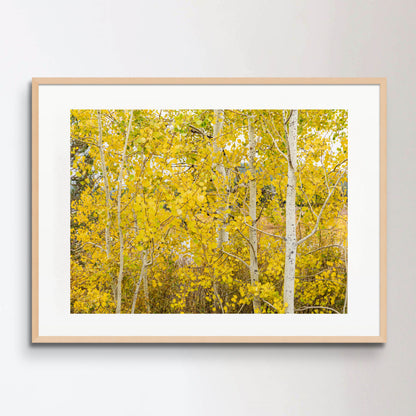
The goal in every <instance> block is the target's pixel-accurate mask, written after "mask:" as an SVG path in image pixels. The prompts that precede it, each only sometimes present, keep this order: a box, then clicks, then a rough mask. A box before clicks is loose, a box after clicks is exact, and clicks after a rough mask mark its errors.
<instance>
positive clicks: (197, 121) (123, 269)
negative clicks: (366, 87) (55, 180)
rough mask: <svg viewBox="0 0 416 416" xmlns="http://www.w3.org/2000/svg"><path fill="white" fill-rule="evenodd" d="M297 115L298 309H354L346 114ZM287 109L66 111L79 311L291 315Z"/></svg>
mask: <svg viewBox="0 0 416 416" xmlns="http://www.w3.org/2000/svg"><path fill="white" fill-rule="evenodd" d="M297 116H298V119H297V124H296V129H297V155H296V157H297V168H296V189H295V192H296V202H295V205H296V206H295V210H296V236H295V238H296V241H298V242H299V244H298V246H297V253H296V269H295V276H294V278H295V295H294V311H295V312H296V313H346V312H347V311H348V304H347V303H348V302H347V299H346V293H347V261H348V259H347V214H348V209H347V199H348V186H347V185H348V182H347V163H348V161H347V158H348V148H347V121H348V114H347V112H346V111H344V110H298V112H297ZM290 117H291V112H290V111H288V110H286V111H284V110H227V109H225V110H221V111H213V110H72V111H71V119H70V122H71V313H253V312H261V313H285V312H286V308H287V306H288V305H287V302H285V300H284V298H283V292H284V284H285V281H284V273H285V250H286V245H285V243H286V193H287V185H288V163H290V161H291V159H290V155H289V154H288V128H287V126H288V120H290ZM250 129H251V130H250ZM250 132H251V133H250ZM249 133H250V134H251V135H252V136H251V141H250V137H249ZM250 143H251V145H252V146H253V145H254V146H255V148H254V150H253V149H252V152H254V153H252V154H251V156H250V153H249V152H250V146H249V145H250ZM253 155H254V156H253ZM250 157H251V158H252V159H251V160H252V161H253V166H252V169H250V163H249V162H250ZM253 173H254V174H253ZM254 185H255V186H254ZM250 186H252V187H251V188H250ZM250 189H251V190H250ZM253 189H255V192H256V194H255V200H254V202H253V200H250V192H252V190H253ZM253 204H254V205H253ZM250 207H251V213H253V209H254V213H255V217H256V218H253V215H251V216H250ZM250 230H251V231H252V233H251V234H250ZM253 233H254V235H253ZM305 237H306V239H305ZM253 238H254V240H253ZM303 240H304V241H303ZM253 241H255V244H256V250H254V247H253ZM251 250H252V252H251V253H250V251H251ZM254 261H255V264H256V265H257V270H258V271H257V277H256V275H255V274H253V269H250V267H251V266H253V262H254ZM253 276H254V278H253ZM256 301H257V303H256ZM253 305H260V310H257V311H256V310H255V306H253Z"/></svg>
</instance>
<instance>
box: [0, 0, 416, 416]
mask: <svg viewBox="0 0 416 416" xmlns="http://www.w3.org/2000/svg"><path fill="white" fill-rule="evenodd" d="M415 18H416V2H414V1H412V0H408V1H406V0H401V1H397V0H396V1H394V0H383V1H369V0H358V1H355V0H353V1H352V0H349V1H340V0H315V1H307V0H305V1H302V0H285V1H280V0H279V1H262V0H257V1H248V0H239V1H234V0H232V1H218V0H210V1H205V0H195V1H186V0H182V1H180V0H175V1H157V0H153V1H146V2H145V1H141V0H136V1H126V0H118V1H117V2H116V1H109V0H108V1H86V0H84V1H80V0H71V1H65V2H57V1H50V2H47V1H43V0H38V1H36V2H35V1H29V0H20V1H13V2H11V1H10V2H7V3H6V2H3V4H2V10H1V17H0V20H1V23H0V36H1V46H0V53H1V55H0V57H1V67H0V71H1V78H0V83H1V89H0V114H1V130H0V136H1V150H2V151H1V182H2V185H1V204H0V209H1V217H0V218H1V227H0V230H1V238H0V245H1V250H0V252H1V273H0V276H1V286H0V287H1V292H0V293H1V295H0V312H1V313H0V332H1V336H0V339H1V342H0V408H1V409H2V413H3V414H5V415H20V414H26V413H29V412H31V414H34V415H38V414H39V415H40V414H42V415H55V414H59V415H74V414H78V415H87V414H94V415H95V414H97V415H98V414H99V415H103V416H104V415H115V414H117V415H121V414H122V415H133V414H143V415H160V414H169V415H179V414H181V415H183V414H185V415H188V414H195V415H217V414H227V415H248V414H267V415H271V414H276V415H277V414H278V415H310V416H314V415H327V414H331V415H372V414H377V415H413V414H416V395H415V387H416V383H415V372H416V360H415V350H416V336H415V323H416V314H415V311H414V303H415V293H416V273H415V271H414V270H415V269H414V258H415V255H414V251H415V244H414V236H415V225H416V221H415V217H414V214H415V212H416V199H415V195H416V193H415V192H414V184H413V182H414V179H416V164H415V163H414V161H415V160H416V127H415V125H416V123H415V96H416V87H415V79H414V76H415V71H416V49H415V33H414V28H415V23H414V21H415ZM32 76H92V77H95V76H229V77H234V76H256V77H259V76H264V77H275V76H278V77H305V76H319V77H344V76H345V77H351V76H357V77H361V76H385V77H387V79H388V279H389V281H388V342H387V344H386V345H384V346H380V345H239V346H233V345H194V346H191V345H189V346H186V345H171V346H166V345H98V346H96V345H73V346H70V345H56V346H55V345H37V346H32V345H31V344H30V292H29V290H30V289H29V288H30V139H31V134H30V117H31V115H30V109H31V107H30V81H31V77H32Z"/></svg>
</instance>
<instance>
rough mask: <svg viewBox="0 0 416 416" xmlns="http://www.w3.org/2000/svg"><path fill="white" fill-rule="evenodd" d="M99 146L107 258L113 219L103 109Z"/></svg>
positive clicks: (99, 125) (99, 120) (99, 116)
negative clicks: (104, 138)
mask: <svg viewBox="0 0 416 416" xmlns="http://www.w3.org/2000/svg"><path fill="white" fill-rule="evenodd" d="M97 117H98V148H99V149H100V159H101V170H102V172H103V180H104V192H105V212H106V216H107V219H106V223H105V252H106V254H107V259H109V258H110V252H111V242H110V228H111V219H110V203H111V201H110V187H109V186H108V178H107V167H106V164H105V156H104V147H103V131H102V125H101V110H98V114H97Z"/></svg>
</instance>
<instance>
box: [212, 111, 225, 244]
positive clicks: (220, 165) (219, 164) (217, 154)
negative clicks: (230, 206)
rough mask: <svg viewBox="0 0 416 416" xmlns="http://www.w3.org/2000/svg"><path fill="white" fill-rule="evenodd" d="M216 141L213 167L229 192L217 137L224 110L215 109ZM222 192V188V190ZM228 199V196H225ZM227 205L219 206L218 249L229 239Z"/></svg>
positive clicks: (220, 129)
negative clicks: (220, 219)
mask: <svg viewBox="0 0 416 416" xmlns="http://www.w3.org/2000/svg"><path fill="white" fill-rule="evenodd" d="M214 119H215V121H214V141H213V151H214V157H215V163H214V164H213V168H214V169H215V170H216V171H217V172H218V174H219V175H221V177H222V181H223V184H224V187H225V189H226V192H228V186H227V182H228V177H227V172H226V170H225V167H224V164H223V163H222V162H221V161H220V160H221V158H222V154H221V152H222V150H221V149H220V148H219V147H218V144H217V139H218V137H219V136H220V135H221V132H222V127H223V125H224V110H214ZM220 193H221V190H220ZM224 200H226V198H224ZM226 209H227V207H225V206H224V203H222V204H221V205H220V207H219V214H220V215H222V217H223V218H222V225H221V227H220V228H219V230H218V239H217V248H218V250H221V249H222V245H223V244H224V243H226V242H227V241H228V232H227V231H226V230H225V224H226V223H227V219H228V215H227V214H226V213H225V212H224V211H225V210H226Z"/></svg>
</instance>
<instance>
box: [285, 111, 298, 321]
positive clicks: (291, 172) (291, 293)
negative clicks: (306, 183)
mask: <svg viewBox="0 0 416 416" xmlns="http://www.w3.org/2000/svg"><path fill="white" fill-rule="evenodd" d="M284 122H285V123H286V120H285V118H284ZM288 124H289V134H288V135H287V137H288V138H287V191H286V254H285V277H284V293H283V300H284V303H285V304H287V308H286V313H294V311H295V269H296V250H297V239H296V165H297V140H298V133H297V129H298V112H297V110H293V111H292V112H291V115H290V118H289V120H288Z"/></svg>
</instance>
